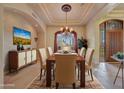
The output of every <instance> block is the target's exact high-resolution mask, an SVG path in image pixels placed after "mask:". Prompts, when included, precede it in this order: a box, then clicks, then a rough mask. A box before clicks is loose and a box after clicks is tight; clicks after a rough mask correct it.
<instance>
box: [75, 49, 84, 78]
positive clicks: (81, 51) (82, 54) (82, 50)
mask: <svg viewBox="0 0 124 93" xmlns="http://www.w3.org/2000/svg"><path fill="white" fill-rule="evenodd" d="M85 54H86V49H85V47H82V48H81V50H80V52H79V55H80V56H83V57H84V58H85ZM76 68H77V70H78V73H77V74H78V80H79V77H80V64H77V65H76Z"/></svg>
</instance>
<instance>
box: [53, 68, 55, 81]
mask: <svg viewBox="0 0 124 93" xmlns="http://www.w3.org/2000/svg"><path fill="white" fill-rule="evenodd" d="M53 80H55V72H54V69H53Z"/></svg>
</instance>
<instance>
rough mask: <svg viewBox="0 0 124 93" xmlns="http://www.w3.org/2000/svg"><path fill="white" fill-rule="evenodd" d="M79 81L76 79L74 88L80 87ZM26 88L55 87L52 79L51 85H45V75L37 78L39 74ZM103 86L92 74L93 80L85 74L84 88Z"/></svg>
mask: <svg viewBox="0 0 124 93" xmlns="http://www.w3.org/2000/svg"><path fill="white" fill-rule="evenodd" d="M79 84H80V82H79V81H78V80H77V82H76V89H81V88H80V87H79ZM27 88H28V89H55V81H52V86H51V87H46V79H45V77H42V79H41V80H39V76H38V77H36V79H34V80H33V81H32V82H31V84H30V85H29V86H28V87H27ZM103 88H104V87H103V86H102V84H101V83H100V82H99V81H98V80H97V79H96V77H95V76H94V81H92V80H91V78H90V75H86V83H85V89H103ZM59 89H72V85H70V86H62V85H60V86H59Z"/></svg>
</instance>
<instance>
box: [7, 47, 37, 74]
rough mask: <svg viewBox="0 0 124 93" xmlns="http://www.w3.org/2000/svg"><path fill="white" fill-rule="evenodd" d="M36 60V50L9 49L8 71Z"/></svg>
mask: <svg viewBox="0 0 124 93" xmlns="http://www.w3.org/2000/svg"><path fill="white" fill-rule="evenodd" d="M36 61H37V50H36V49H32V50H23V51H9V71H10V72H11V71H12V70H16V71H17V70H18V69H20V68H22V67H24V66H27V65H28V64H31V63H34V62H36Z"/></svg>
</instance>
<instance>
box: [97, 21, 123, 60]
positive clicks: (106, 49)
mask: <svg viewBox="0 0 124 93" xmlns="http://www.w3.org/2000/svg"><path fill="white" fill-rule="evenodd" d="M99 28H100V62H111V61H113V60H112V59H111V56H112V55H113V54H115V53H117V52H119V51H120V52H122V51H123V21H122V20H118V19H111V20H107V21H105V22H103V23H101V24H100V25H99Z"/></svg>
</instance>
